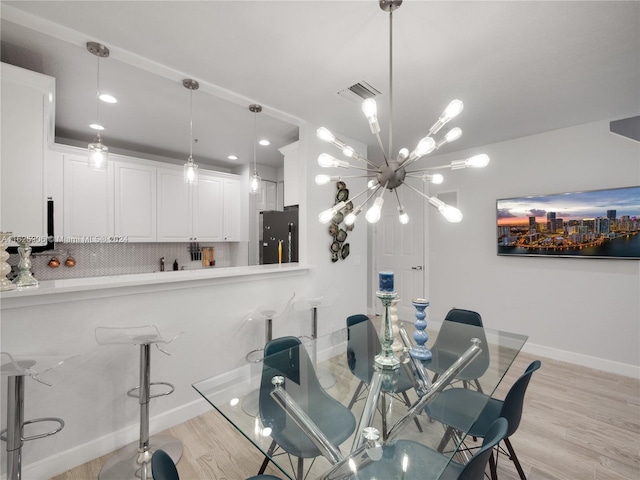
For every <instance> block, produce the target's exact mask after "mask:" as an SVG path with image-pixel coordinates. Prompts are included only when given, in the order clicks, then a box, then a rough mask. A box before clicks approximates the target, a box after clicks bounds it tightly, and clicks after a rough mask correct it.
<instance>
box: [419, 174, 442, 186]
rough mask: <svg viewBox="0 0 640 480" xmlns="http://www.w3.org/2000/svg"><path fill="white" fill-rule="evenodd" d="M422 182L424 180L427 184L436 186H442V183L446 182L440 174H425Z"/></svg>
mask: <svg viewBox="0 0 640 480" xmlns="http://www.w3.org/2000/svg"><path fill="white" fill-rule="evenodd" d="M422 180H424V181H425V182H431V183H433V184H434V185H440V184H441V183H442V182H444V177H443V176H442V175H440V174H439V173H434V174H433V175H428V174H426V173H425V174H424V175H423V176H422Z"/></svg>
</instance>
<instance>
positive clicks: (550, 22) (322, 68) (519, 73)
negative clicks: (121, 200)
mask: <svg viewBox="0 0 640 480" xmlns="http://www.w3.org/2000/svg"><path fill="white" fill-rule="evenodd" d="M2 5H3V8H2V12H1V13H2V31H1V35H2V37H1V38H2V60H3V61H8V62H10V63H16V64H22V65H23V66H25V67H28V68H32V69H35V70H39V71H41V72H43V73H47V74H50V75H53V76H55V77H56V78H57V99H56V100H57V105H56V108H57V115H56V117H57V135H58V136H61V137H67V138H70V139H72V140H74V141H78V142H80V143H87V142H88V141H90V140H91V138H92V133H91V131H90V130H89V129H88V128H87V124H88V123H90V122H91V121H93V120H94V117H95V108H96V107H95V90H96V66H97V59H96V57H95V56H93V55H91V54H89V53H88V52H87V51H86V48H85V44H86V42H87V41H98V42H100V43H103V44H104V45H106V46H107V47H109V48H110V50H111V56H110V58H108V59H104V60H101V63H100V65H101V67H100V68H101V86H102V89H103V90H109V91H112V92H113V93H114V94H115V95H116V96H118V97H119V98H120V100H121V101H120V103H119V104H118V105H115V106H103V107H101V116H102V120H103V123H105V124H106V125H107V128H108V129H107V130H106V131H105V132H104V135H103V137H104V141H105V144H107V145H108V146H110V147H111V148H112V149H113V148H114V147H116V148H117V147H120V148H123V149H127V150H133V151H141V152H147V153H151V154H158V155H165V156H170V157H175V158H178V159H182V160H183V159H184V158H186V156H187V152H188V145H189V130H188V124H189V91H188V90H186V89H185V88H184V87H182V79H183V78H194V79H196V80H198V81H199V82H200V84H201V88H200V90H198V91H196V92H195V93H194V97H193V99H194V121H193V125H194V136H195V137H196V138H197V139H198V142H197V143H196V144H195V145H194V158H195V159H196V162H197V163H204V164H211V165H215V164H217V165H219V166H225V167H232V166H233V164H232V163H231V162H229V161H227V160H226V156H227V155H228V154H229V153H236V154H238V155H239V156H240V157H241V159H240V160H239V161H238V162H236V164H237V163H247V162H251V161H252V160H253V125H254V124H253V122H254V116H253V114H252V113H251V112H249V110H248V105H249V104H250V103H259V104H262V105H263V107H264V111H263V113H262V114H260V115H258V117H257V119H256V120H257V128H258V136H269V137H270V138H271V140H272V145H271V146H270V147H266V148H263V147H261V148H259V149H258V163H259V164H265V165H278V164H281V158H282V157H281V155H279V154H278V152H277V148H279V147H281V146H283V145H286V144H288V143H290V142H291V141H294V140H295V139H296V138H297V125H298V124H299V122H300V121H309V122H311V123H313V124H315V125H324V126H327V127H328V128H330V129H331V130H332V131H334V132H340V133H341V134H343V135H346V136H350V137H352V138H355V139H357V140H360V141H362V142H366V143H367V144H368V145H369V146H371V147H375V146H376V145H377V143H376V141H375V139H374V137H372V135H371V134H370V132H369V128H368V125H367V122H366V120H365V119H364V117H363V115H362V112H361V110H360V107H359V106H358V105H357V104H355V103H352V102H350V101H348V100H345V99H344V98H343V97H341V96H339V95H338V94H337V92H339V91H341V90H343V89H345V88H347V87H349V86H350V85H352V84H354V83H356V82H361V81H366V82H368V83H370V84H371V85H373V86H374V87H376V88H377V89H378V90H380V91H381V92H382V95H381V96H380V97H379V101H378V110H379V115H378V116H379V119H380V123H381V126H382V138H383V141H384V142H385V144H386V143H387V139H388V126H389V113H388V111H389V109H388V97H389V95H388V93H389V15H388V13H385V12H383V11H382V10H380V8H379V7H378V2H377V1H376V0H369V1H344V0H343V1H328V0H325V1H257V2H254V1H238V0H236V1H224V2H222V1H197V2H191V1H139V2H135V1H127V2H124V1H113V2H107V1H70V2H61V1H46V2H38V1H29V2H6V1H3V2H2ZM7 5H8V6H9V7H7ZM52 22H53V23H52ZM25 27H28V28H27V29H26V28H25ZM393 27H394V29H393V31H394V38H393V46H394V53H393V64H394V65H393V92H392V93H393V103H394V105H393V117H394V118H393V144H394V151H396V152H397V150H398V149H399V148H400V147H402V146H407V147H409V148H413V147H414V146H415V145H416V143H417V141H418V140H419V139H420V138H421V137H422V136H424V135H425V134H426V132H427V131H428V129H429V127H430V126H431V124H432V123H433V122H434V121H435V120H436V119H437V117H438V115H439V114H440V113H441V111H442V110H443V109H444V107H445V106H446V105H447V103H448V101H449V100H451V99H453V98H460V99H462V100H463V101H464V102H465V110H464V112H463V113H462V115H461V116H460V117H459V119H456V121H455V122H452V123H455V125H456V126H460V127H461V128H462V130H463V132H464V133H463V137H462V138H461V139H460V140H459V141H458V142H456V143H455V144H452V145H449V146H446V147H445V148H446V151H453V150H458V149H467V148H474V147H479V146H481V145H486V144H489V143H493V142H498V141H503V140H508V139H512V138H518V137H522V136H526V135H531V134H536V133H541V132H544V131H549V130H554V129H557V128H562V127H566V126H571V125H577V124H581V123H587V122H591V121H596V120H602V119H609V120H616V119H621V118H626V117H632V116H637V115H638V114H639V113H640V2H638V1H622V2H613V1H578V2H569V1H544V2H543V1H491V2H489V1H469V2H464V1H451V0H449V1H418V0H405V2H404V4H403V5H402V7H401V8H400V9H399V10H397V11H396V12H395V13H394V14H393ZM452 126H453V125H452ZM371 152H373V153H372V154H371V155H372V158H374V159H375V156H376V153H375V152H376V149H375V148H372V149H371ZM361 153H363V154H366V152H361Z"/></svg>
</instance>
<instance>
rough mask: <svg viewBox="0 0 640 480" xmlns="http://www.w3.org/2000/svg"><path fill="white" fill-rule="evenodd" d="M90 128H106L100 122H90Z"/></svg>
mask: <svg viewBox="0 0 640 480" xmlns="http://www.w3.org/2000/svg"><path fill="white" fill-rule="evenodd" d="M89 128H93V129H94V130H100V131H102V130H104V126H102V125H100V124H99V123H90V124H89Z"/></svg>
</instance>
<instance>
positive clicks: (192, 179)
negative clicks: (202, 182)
mask: <svg viewBox="0 0 640 480" xmlns="http://www.w3.org/2000/svg"><path fill="white" fill-rule="evenodd" d="M182 86H183V87H184V88H186V89H188V90H189V109H190V112H189V158H188V159H187V163H185V164H184V171H183V173H184V183H190V184H192V185H197V184H198V165H197V164H196V163H195V162H194V161H193V91H194V90H197V89H198V88H200V84H199V83H198V82H197V81H195V80H192V79H190V78H185V79H184V80H183V81H182Z"/></svg>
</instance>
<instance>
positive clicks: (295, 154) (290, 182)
mask: <svg viewBox="0 0 640 480" xmlns="http://www.w3.org/2000/svg"><path fill="white" fill-rule="evenodd" d="M298 147H299V142H294V143H292V144H290V145H285V146H284V147H282V148H280V149H279V151H280V153H282V155H284V206H285V207H288V206H291V205H299V204H300V185H301V181H300V158H299V155H300V153H299V148H298Z"/></svg>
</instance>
